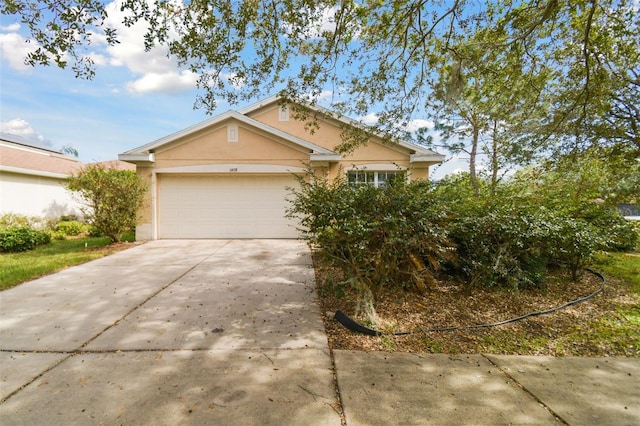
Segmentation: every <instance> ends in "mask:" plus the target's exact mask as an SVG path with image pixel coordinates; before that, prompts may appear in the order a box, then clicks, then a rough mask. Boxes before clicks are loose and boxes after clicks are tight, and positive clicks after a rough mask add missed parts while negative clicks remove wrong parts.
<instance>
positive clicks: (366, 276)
mask: <svg viewBox="0 0 640 426" xmlns="http://www.w3.org/2000/svg"><path fill="white" fill-rule="evenodd" d="M293 195H294V197H292V200H291V201H292V205H291V208H290V211H289V215H290V216H295V217H297V218H298V219H299V221H300V223H301V225H302V231H303V232H304V234H305V236H306V238H307V239H308V240H309V241H310V242H311V243H312V244H313V245H314V246H316V247H318V248H319V249H320V252H321V253H322V254H323V255H324V256H325V260H326V261H327V262H329V264H331V265H333V266H335V267H337V268H339V269H340V270H342V271H343V273H344V277H345V281H344V282H343V283H342V285H350V286H352V287H353V288H355V289H356V290H358V292H359V294H360V298H361V299H360V303H359V306H358V311H359V313H361V314H363V315H364V316H366V317H368V318H369V319H370V320H372V321H375V310H374V309H373V299H374V298H375V294H376V293H377V292H378V291H379V290H380V289H381V288H383V287H395V288H406V287H408V286H415V287H417V288H418V289H420V290H423V291H424V290H426V288H427V287H428V286H429V284H430V283H432V282H433V280H434V279H435V276H434V274H435V272H436V271H437V270H438V269H439V268H440V266H441V264H442V262H443V261H445V260H452V258H453V256H454V251H453V245H452V243H451V241H450V240H449V236H448V232H447V230H446V227H445V223H446V214H445V213H446V210H445V208H444V206H443V205H442V203H440V202H439V201H438V200H437V199H436V198H435V197H433V196H432V195H431V194H430V188H429V185H428V184H426V183H409V184H407V183H405V182H403V181H402V180H397V181H395V182H393V183H391V184H389V185H388V186H387V187H386V188H374V187H372V186H369V185H360V186H351V185H349V183H347V182H346V181H345V180H343V179H338V180H333V181H330V180H327V179H322V178H315V179H313V180H312V182H311V183H309V182H305V181H303V180H300V189H299V190H294V191H293Z"/></svg>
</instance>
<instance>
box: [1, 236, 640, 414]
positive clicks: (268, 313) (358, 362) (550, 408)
mask: <svg viewBox="0 0 640 426" xmlns="http://www.w3.org/2000/svg"><path fill="white" fill-rule="evenodd" d="M334 366H335V370H334ZM639 377H640V362H639V360H638V359H636V358H634V359H627V358H624V359H621V358H598V359H591V358H588V359H583V358H546V357H517V356H492V355H487V356H483V355H469V356H468V355H459V356H448V355H430V354H421V355H416V354H388V353H381V352H374V353H366V352H356V351H333V353H332V352H330V351H329V348H328V344H327V338H326V334H325V332H324V327H323V324H322V320H321V316H320V310H319V307H318V304H317V299H316V294H315V285H314V273H313V269H312V267H311V258H310V254H309V250H308V248H307V247H306V245H305V244H304V243H302V242H299V241H292V240H233V241H223V240H206V241H197V240H196V241H153V242H149V243H146V244H143V245H140V246H136V247H134V248H131V249H128V250H126V251H123V252H120V253H117V254H115V255H112V256H109V257H106V258H103V259H99V260H96V261H94V262H90V263H87V264H84V265H81V266H78V267H74V268H69V269H67V270H65V271H62V272H60V273H57V274H54V275H51V276H48V277H43V278H41V279H38V280H34V281H32V282H29V283H25V284H23V285H21V286H18V287H16V288H14V289H11V290H8V291H4V292H0V401H2V402H0V424H3V425H13V424H27V425H31V424H34V425H35V424H38V425H42V424H45V425H46V424H56V425H57V424H65V425H73V424H80V425H93V424H105V425H112V424H113V425H116V424H127V425H204V424H231V425H341V424H343V425H344V424H346V425H395V424H397V425H405V424H416V425H417V424H433V425H440V424H449V425H459V424H473V425H476V424H486V425H494V424H505V425H506V424H571V425H637V424H640V392H638V385H637V382H638V378H639ZM340 404H342V406H343V409H344V415H343V416H341V412H340Z"/></svg>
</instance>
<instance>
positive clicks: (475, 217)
mask: <svg viewBox="0 0 640 426" xmlns="http://www.w3.org/2000/svg"><path fill="white" fill-rule="evenodd" d="M547 231H548V228H547V226H546V223H545V222H544V220H543V219H542V218H541V217H539V216H537V215H533V214H531V213H530V212H528V211H527V209H526V208H519V209H518V208H513V207H496V206H492V205H483V204H480V205H477V206H475V208H473V209H466V210H465V211H464V212H460V213H459V214H458V216H457V218H456V220H455V221H454V222H453V223H452V226H451V235H452V238H453V240H454V241H455V243H456V245H457V247H458V257H459V261H458V265H457V267H456V268H454V271H456V270H457V271H458V272H459V273H462V275H463V276H464V277H465V278H466V280H467V283H468V284H469V285H470V286H483V287H506V288H510V289H514V290H515V289H521V288H527V287H537V286H539V285H540V284H541V283H542V282H543V281H544V277H545V273H546V266H547V261H546V253H545V252H544V250H543V243H544V241H545V239H546V238H547V234H548V232H547Z"/></svg>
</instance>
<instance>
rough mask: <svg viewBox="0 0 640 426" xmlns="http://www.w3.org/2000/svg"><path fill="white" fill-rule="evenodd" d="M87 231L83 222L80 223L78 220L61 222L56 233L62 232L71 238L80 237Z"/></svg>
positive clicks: (56, 228) (56, 227)
mask: <svg viewBox="0 0 640 426" xmlns="http://www.w3.org/2000/svg"><path fill="white" fill-rule="evenodd" d="M86 229H87V226H86V225H85V224H84V223H82V222H78V221H77V220H73V221H62V222H59V223H58V224H57V225H56V226H55V228H54V230H55V231H56V232H60V233H62V234H64V235H70V236H74V235H80V234H81V233H83V232H85V231H86Z"/></svg>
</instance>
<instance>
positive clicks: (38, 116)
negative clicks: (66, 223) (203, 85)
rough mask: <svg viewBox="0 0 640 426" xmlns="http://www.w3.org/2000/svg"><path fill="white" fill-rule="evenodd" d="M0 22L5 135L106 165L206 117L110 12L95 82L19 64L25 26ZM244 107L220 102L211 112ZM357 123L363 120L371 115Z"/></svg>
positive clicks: (175, 72)
mask: <svg viewBox="0 0 640 426" xmlns="http://www.w3.org/2000/svg"><path fill="white" fill-rule="evenodd" d="M0 19H1V21H0V51H1V52H2V53H1V56H2V57H1V58H0V60H1V62H0V131H2V132H6V133H13V134H17V135H19V136H22V137H24V138H27V139H30V140H32V141H35V142H40V143H43V144H45V145H48V146H50V147H52V148H54V149H61V148H62V147H64V146H70V147H72V148H74V149H76V150H77V151H78V154H79V158H80V160H81V161H83V162H92V161H106V160H113V159H116V158H117V155H118V154H119V153H121V152H124V151H127V150H129V149H132V148H135V147H137V146H140V145H142V144H145V143H148V142H151V141H153V140H156V139H158V138H161V137H163V136H166V135H169V134H171V133H173V132H176V131H179V130H182V129H184V128H186V127H188V126H190V125H192V124H195V123H197V122H199V121H202V120H204V119H206V118H208V117H209V115H207V114H206V113H205V111H204V110H194V108H193V104H194V101H195V99H196V94H197V93H198V92H197V88H196V80H197V76H196V75H194V74H191V73H190V72H188V71H185V70H180V69H179V68H178V67H177V63H176V61H175V60H173V59H169V58H167V55H166V53H167V52H166V49H165V48H155V49H154V50H152V51H151V52H145V51H144V44H143V37H142V35H143V33H144V28H142V27H140V26H137V27H133V28H125V27H124V26H122V25H121V24H119V22H118V21H119V19H118V12H116V11H115V10H114V12H113V13H112V18H110V19H113V21H112V22H111V24H112V25H114V26H116V28H118V33H119V35H120V40H121V43H120V44H118V45H116V46H113V47H107V46H106V44H104V43H103V42H101V40H100V39H99V38H98V39H97V40H96V42H95V43H93V44H92V45H91V46H90V49H91V50H89V54H90V55H91V57H92V58H93V60H94V62H95V64H96V76H95V77H94V78H93V79H92V80H82V79H77V78H75V77H74V74H73V71H72V70H71V69H69V68H68V69H65V70H62V69H59V68H57V67H56V66H55V65H53V66H48V67H42V66H37V67H31V66H28V65H24V62H23V58H24V56H25V55H26V53H27V52H28V49H29V48H32V46H33V45H32V43H27V42H26V40H25V39H26V37H27V29H26V27H25V26H24V25H20V24H19V23H18V22H16V19H15V18H14V17H7V16H1V17H0ZM257 100H258V99H256V101H257ZM243 106H245V105H244V104H242V105H233V106H232V105H228V104H226V103H225V102H224V101H221V102H219V103H218V107H217V109H216V111H214V112H213V113H214V114H218V113H222V112H224V111H226V110H228V109H237V108H240V107H243ZM323 106H326V107H328V108H331V105H323ZM354 118H361V119H363V120H364V121H368V120H374V119H375V116H373V115H370V116H367V117H354ZM429 122H430V121H429V118H428V117H425V118H424V119H419V124H420V125H425V124H429ZM464 163H465V162H464V160H458V161H453V162H450V163H449V164H447V165H445V166H443V167H442V168H441V169H440V170H438V171H436V174H435V176H434V177H436V178H437V177H439V176H441V175H443V174H445V173H447V172H450V171H452V170H456V169H465V168H466V165H465V164H464Z"/></svg>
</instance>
